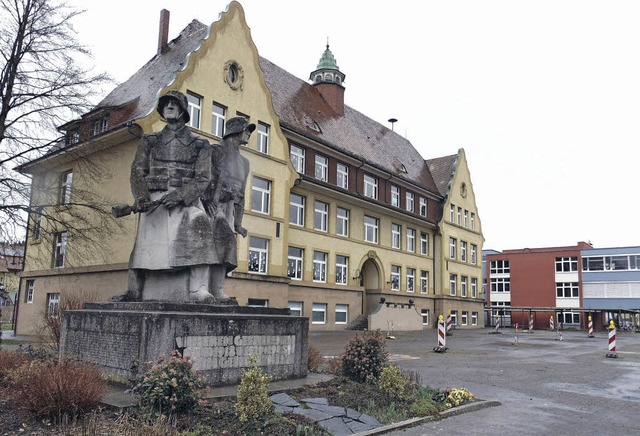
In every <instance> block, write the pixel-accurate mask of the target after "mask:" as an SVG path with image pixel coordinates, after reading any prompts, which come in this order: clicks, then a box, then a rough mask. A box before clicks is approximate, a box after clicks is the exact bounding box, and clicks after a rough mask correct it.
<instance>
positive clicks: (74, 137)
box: [66, 128, 80, 145]
mask: <svg viewBox="0 0 640 436" xmlns="http://www.w3.org/2000/svg"><path fill="white" fill-rule="evenodd" d="M66 141H67V145H70V144H76V143H78V142H80V131H79V130H78V129H77V128H76V129H72V130H69V131H68V132H67V138H66Z"/></svg>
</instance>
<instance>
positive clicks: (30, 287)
mask: <svg viewBox="0 0 640 436" xmlns="http://www.w3.org/2000/svg"><path fill="white" fill-rule="evenodd" d="M34 297H35V280H27V293H26V294H25V303H33V298H34Z"/></svg>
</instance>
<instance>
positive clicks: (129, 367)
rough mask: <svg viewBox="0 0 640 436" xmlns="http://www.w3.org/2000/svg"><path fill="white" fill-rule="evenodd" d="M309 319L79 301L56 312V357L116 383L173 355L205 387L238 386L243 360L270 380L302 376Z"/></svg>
mask: <svg viewBox="0 0 640 436" xmlns="http://www.w3.org/2000/svg"><path fill="white" fill-rule="evenodd" d="M308 332H309V320H308V318H303V317H294V316H290V315H289V309H276V308H263V307H247V306H237V305H208V304H196V303H170V302H112V303H87V304H85V305H84V308H83V309H82V310H73V311H67V312H65V314H64V318H63V324H62V332H61V338H60V354H61V355H64V356H68V357H75V358H79V359H81V360H83V361H86V362H90V363H94V364H96V365H98V366H99V367H101V368H102V369H103V370H104V371H105V373H107V374H108V375H110V376H111V377H112V378H114V379H116V380H120V381H125V380H129V379H131V378H132V377H135V376H139V375H141V374H142V371H143V370H144V367H143V365H144V363H145V362H153V363H155V361H156V360H157V358H158V357H160V356H164V357H167V356H169V354H170V353H171V351H173V350H178V351H180V352H181V353H182V354H183V355H185V356H190V357H191V358H192V359H193V361H194V369H196V370H198V371H199V372H200V373H201V374H202V375H203V376H204V377H205V378H206V380H207V384H208V385H210V386H219V385H227V384H235V383H238V382H239V381H240V379H241V377H242V368H247V367H248V366H249V357H250V356H256V357H257V359H258V366H259V367H261V368H262V369H263V370H264V371H265V372H266V373H267V374H269V375H271V376H272V377H273V379H274V380H283V379H289V378H301V377H305V376H306V375H307V355H308Z"/></svg>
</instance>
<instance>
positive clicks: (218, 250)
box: [113, 91, 255, 302]
mask: <svg viewBox="0 0 640 436" xmlns="http://www.w3.org/2000/svg"><path fill="white" fill-rule="evenodd" d="M157 111H158V112H159V113H160V115H161V116H162V118H163V119H164V120H165V121H166V122H167V125H166V126H165V127H164V128H163V129H162V131H160V132H155V133H151V134H148V135H145V136H144V137H143V138H142V140H141V141H140V145H139V147H138V151H137V153H136V156H135V159H134V161H133V164H132V166H131V191H132V193H133V196H134V199H135V203H134V204H133V205H132V206H128V205H118V206H114V208H113V214H114V215H115V216H123V215H127V214H129V213H131V212H137V213H138V214H139V219H138V230H137V233H136V241H135V245H134V248H133V251H132V253H131V258H130V261H129V289H128V292H127V294H126V296H125V299H126V300H159V301H177V302H185V301H194V302H221V301H223V300H229V297H228V296H227V295H226V294H225V293H224V278H225V275H226V274H227V272H229V271H232V270H233V269H235V268H236V267H237V251H236V236H235V233H234V231H235V232H238V233H240V234H241V235H242V236H243V237H244V236H246V234H247V231H246V230H245V229H244V228H243V227H242V215H243V211H244V190H245V185H246V180H247V175H248V173H249V162H248V161H247V160H246V159H245V158H243V157H242V156H240V153H239V149H238V148H239V146H240V145H241V144H246V142H247V140H248V138H249V136H250V135H251V132H253V130H255V125H254V124H249V123H248V121H247V120H246V119H245V118H243V117H236V118H231V119H229V120H228V121H227V132H226V134H225V135H224V138H223V140H222V141H221V143H220V145H217V146H212V145H211V144H209V143H208V141H206V140H204V139H202V138H200V137H198V136H196V135H194V134H193V133H191V131H190V129H189V127H187V126H186V123H187V122H188V121H189V113H188V105H187V99H186V97H185V95H184V94H182V93H181V92H179V91H169V92H167V93H166V94H165V95H163V96H162V97H160V99H159V102H158V107H157Z"/></svg>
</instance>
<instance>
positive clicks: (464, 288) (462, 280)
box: [460, 276, 468, 297]
mask: <svg viewBox="0 0 640 436" xmlns="http://www.w3.org/2000/svg"><path fill="white" fill-rule="evenodd" d="M467 280H468V278H467V276H460V295H461V296H463V297H466V296H467Z"/></svg>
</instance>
